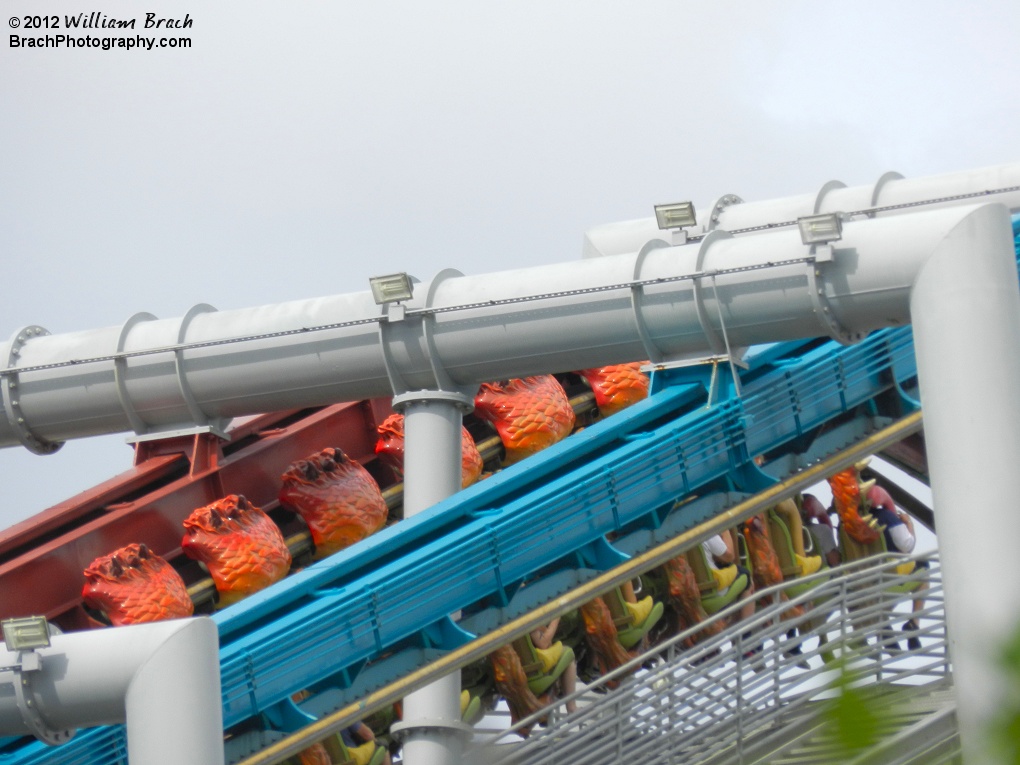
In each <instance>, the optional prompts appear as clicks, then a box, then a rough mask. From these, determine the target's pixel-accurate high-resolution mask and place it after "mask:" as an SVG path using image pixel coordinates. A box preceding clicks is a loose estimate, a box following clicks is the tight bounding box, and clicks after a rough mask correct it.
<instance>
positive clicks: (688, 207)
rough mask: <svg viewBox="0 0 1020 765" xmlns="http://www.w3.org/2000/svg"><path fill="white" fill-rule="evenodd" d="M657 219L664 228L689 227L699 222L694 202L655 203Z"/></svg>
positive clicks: (660, 226)
mask: <svg viewBox="0 0 1020 765" xmlns="http://www.w3.org/2000/svg"><path fill="white" fill-rule="evenodd" d="M655 221H656V222H657V223H658V224H659V228H661V229H663V230H666V229H674V228H689V227H690V226H693V225H695V224H697V222H698V216H697V215H696V214H695V212H694V202H674V203H672V204H668V205H655Z"/></svg>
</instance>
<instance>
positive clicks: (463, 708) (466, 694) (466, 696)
mask: <svg viewBox="0 0 1020 765" xmlns="http://www.w3.org/2000/svg"><path fill="white" fill-rule="evenodd" d="M470 703H471V692H470V691H469V690H468V689H467V688H465V689H464V690H462V691H461V692H460V716H461V717H463V716H464V713H465V712H467V708H468V704H470Z"/></svg>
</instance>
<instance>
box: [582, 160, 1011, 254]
mask: <svg viewBox="0 0 1020 765" xmlns="http://www.w3.org/2000/svg"><path fill="white" fill-rule="evenodd" d="M1018 186H1020V163H1013V164H1009V165H995V166H993V167H986V168H981V169H978V170H968V171H965V172H959V173H947V174H944V175H936V176H929V177H927V178H904V177H902V176H901V175H900V174H899V173H886V174H885V175H883V176H882V177H881V178H879V179H878V180H877V181H876V182H875V183H872V184H867V185H864V186H854V187H847V186H846V185H845V184H843V183H841V182H839V181H829V182H828V183H826V184H825V185H824V186H822V187H821V189H819V190H818V191H817V192H815V193H813V194H800V195H798V196H792V197H784V198H782V199H768V200H764V201H761V202H741V201H740V200H739V198H738V197H736V196H735V195H732V194H728V195H725V196H723V197H721V198H720V199H719V200H718V201H716V202H715V203H714V204H711V205H704V206H699V207H698V208H697V213H698V225H697V226H696V227H695V228H692V229H691V233H692V234H702V233H705V232H708V231H712V230H720V231H739V230H741V229H747V228H754V227H757V226H767V225H769V224H776V223H785V222H789V221H793V220H796V219H797V218H800V217H802V216H805V215H813V214H815V213H824V212H841V213H852V212H858V211H861V210H869V209H874V208H890V207H892V208H894V209H884V210H882V211H880V212H876V213H874V215H875V216H877V217H882V216H888V215H902V214H904V213H907V212H910V211H912V210H913V209H915V208H913V207H911V206H910V205H914V204H916V203H918V202H921V201H924V200H934V199H945V200H946V201H943V202H938V203H934V204H930V205H926V207H927V208H928V209H931V208H933V207H952V206H957V205H960V204H961V203H963V204H972V203H974V202H975V201H979V200H976V199H971V200H969V201H968V200H966V199H964V200H961V199H953V198H954V197H959V196H965V195H970V194H981V193H983V192H986V191H993V190H997V189H1010V191H1008V192H1000V193H996V194H991V195H989V196H987V197H984V199H985V200H986V201H993V202H998V203H1001V204H1005V205H1007V206H1008V207H1009V208H1010V209H1012V210H1014V211H1016V210H1017V209H1020V190H1018V189H1017V187H1018ZM661 201H663V202H668V201H672V200H661ZM899 205H906V206H905V207H897V206H899ZM662 236H665V234H664V232H662V231H660V230H659V227H658V225H657V223H656V220H655V218H654V217H648V218H638V219H636V220H627V221H620V222H617V223H607V224H604V225H601V226H596V227H594V228H592V229H590V230H588V231H586V232H585V236H584V249H583V255H584V256H585V257H586V258H591V257H598V256H602V255H619V254H622V253H627V252H635V251H637V250H638V249H640V248H641V247H642V246H643V245H644V243H645V242H647V241H648V240H650V239H655V238H657V237H662Z"/></svg>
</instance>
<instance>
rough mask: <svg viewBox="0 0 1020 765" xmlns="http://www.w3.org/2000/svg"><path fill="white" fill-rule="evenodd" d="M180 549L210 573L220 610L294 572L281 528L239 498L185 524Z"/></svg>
mask: <svg viewBox="0 0 1020 765" xmlns="http://www.w3.org/2000/svg"><path fill="white" fill-rule="evenodd" d="M181 548H182V549H183V550H184V554H185V555H187V556H188V557H189V558H194V559H196V560H199V561H201V562H202V563H204V564H205V565H206V567H207V568H208V569H209V575H210V576H212V579H213V582H214V583H215V584H216V590H217V591H218V592H219V594H220V604H221V605H229V604H231V603H234V602H236V601H238V600H240V599H241V598H243V597H245V596H246V595H250V594H252V593H254V592H258V591H259V590H261V589H263V588H265V587H268V586H269V585H270V584H273V583H274V582H276V581H279V580H280V579H283V577H285V576H286V575H287V572H288V571H290V562H291V561H290V551H289V550H288V549H287V545H286V543H285V542H284V539H283V534H281V533H280V529H279V528H277V526H276V524H275V523H273V522H272V521H271V520H270V518H269V516H268V515H266V514H265V513H264V512H262V510H260V509H259V508H257V507H255V505H253V504H251V503H250V502H249V501H248V500H247V499H245V498H244V497H243V496H240V495H237V494H231V495H229V496H227V497H224V498H223V499H220V500H217V501H216V502H213V503H212V504H209V505H206V506H205V507H200V508H198V509H197V510H195V511H194V512H193V513H192V514H191V515H189V516H188V517H187V518H186V519H185V520H184V539H182V540H181Z"/></svg>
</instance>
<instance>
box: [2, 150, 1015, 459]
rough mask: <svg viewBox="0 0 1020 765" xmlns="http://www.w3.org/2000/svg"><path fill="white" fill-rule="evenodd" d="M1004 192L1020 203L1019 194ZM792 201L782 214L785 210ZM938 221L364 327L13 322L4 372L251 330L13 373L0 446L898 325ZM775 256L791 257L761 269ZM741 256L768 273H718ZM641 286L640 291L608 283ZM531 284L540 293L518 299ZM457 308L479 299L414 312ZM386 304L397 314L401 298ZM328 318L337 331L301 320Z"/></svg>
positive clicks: (538, 273)
mask: <svg viewBox="0 0 1020 765" xmlns="http://www.w3.org/2000/svg"><path fill="white" fill-rule="evenodd" d="M971 176H974V177H971ZM1015 176H1020V165H1011V166H1006V168H1005V169H1003V170H1000V171H999V172H997V173H993V172H989V173H985V174H966V173H964V174H959V176H958V177H957V176H954V178H956V181H955V182H954V183H953V184H948V182H945V181H938V182H937V183H935V182H933V186H932V188H931V189H930V193H932V194H939V193H942V192H944V191H946V190H964V189H970V190H971V191H973V190H975V189H983V188H985V187H987V186H988V185H989V184H991V183H993V182H1002V183H1007V182H1011V181H1014V180H1017V181H1020V177H1015ZM937 180H938V179H937ZM895 183H902V182H900V181H897V182H895ZM887 185H888V186H889V187H890V188H892V187H893V186H894V185H895V184H893V183H891V184H887ZM910 188H911V189H912V191H913V193H912V194H911V195H910V196H916V197H918V198H924V196H925V190H926V189H927V186H926V184H925V183H924V182H922V181H918V182H914V183H913V185H912V186H911V187H910ZM835 194H837V192H836V191H832V192H830V195H835ZM900 196H902V197H906V196H908V195H905V194H903V195H900ZM999 196H1001V197H1002V198H1003V201H1004V203H1006V204H1007V205H1008V206H1010V207H1011V209H1016V208H1020V192H1013V193H1010V194H1004V195H999ZM826 199H829V196H828V195H827V196H826ZM849 201H853V200H849ZM795 204H796V203H790V204H789V205H786V206H784V208H783V209H782V210H780V211H777V214H778V213H779V212H782V213H783V215H781V216H780V217H784V218H785V217H786V215H787V213H790V212H792V210H787V207H791V206H795ZM743 206H744V205H732V206H730V207H728V208H726V209H727V211H729V210H736V209H738V208H740V207H743ZM766 207H767V209H768V210H770V211H771V209H772V208H771V207H768V206H766ZM922 209H923V208H922ZM943 215H949V216H952V215H953V212H952V210H937V211H927V212H915V213H911V214H909V215H899V216H894V217H889V218H878V219H866V220H855V221H852V222H848V223H847V224H846V225H845V228H844V239H843V241H842V242H840V243H838V245H837V250H836V252H837V255H836V257H835V259H834V261H833V262H827V263H821V264H819V265H817V267H816V265H815V264H814V263H813V262H812V261H811V259H812V258H813V257H814V253H813V251H812V250H811V248H809V247H807V246H805V245H803V244H801V242H800V237H799V234H798V233H797V232H796V230H791V229H783V230H778V231H772V232H766V233H761V234H758V235H754V236H741V237H738V238H732V237H729V236H728V235H727V234H726V233H725V232H715V233H713V234H711V235H709V236H708V237H706V238H705V240H704V241H702V242H698V243H692V244H689V245H686V246H677V247H668V246H665V245H664V243H663V245H662V246H656V245H652V246H650V247H647V248H645V249H644V250H642V251H641V252H638V253H635V252H633V251H631V252H630V253H628V254H623V255H618V256H615V257H604V258H595V259H589V260H583V261H581V262H571V263H561V264H556V265H550V266H543V267H539V268H530V269H523V270H517V271H506V272H502V273H496V274H487V275H482V276H458V275H455V274H451V273H444V274H441V275H440V276H439V277H437V278H436V279H435V280H433V283H431V284H430V285H428V287H427V288H425V287H424V286H422V285H419V288H418V290H416V297H415V299H414V300H413V301H412V302H411V303H410V304H409V305H407V306H406V308H407V310H408V315H407V317H406V318H404V319H403V320H397V321H386V320H385V319H384V320H383V321H382V322H381V323H380V322H377V321H374V320H373V319H372V317H379V315H380V308H379V307H378V306H376V305H375V302H374V300H373V299H372V297H371V294H370V293H369V292H363V293H357V294H350V295H339V296H333V297H326V298H317V299H313V300H303V301H294V302H290V303H281V304H277V305H271V306H261V307H258V308H251V309H244V310H236V311H223V312H215V311H213V310H211V309H210V308H209V307H208V306H200V307H197V308H196V309H193V310H192V311H190V312H189V313H188V314H187V315H186V316H185V317H184V318H182V319H166V320H156V319H153V318H151V317H149V316H148V315H140V316H139V317H135V318H133V319H131V320H129V321H128V322H126V323H125V325H124V326H123V327H111V328H106V329H98V330H89V331H83V332H74V333H68V334H64V335H50V336H46V335H44V334H42V333H41V332H38V331H34V332H32V333H31V334H30V333H29V332H27V331H23V332H19V333H17V334H16V336H15V338H14V340H13V341H12V343H13V345H11V346H9V347H8V354H7V355H5V356H4V357H3V358H10V359H11V364H10V368H11V369H25V368H27V367H40V366H47V365H53V364H67V363H68V362H70V361H72V360H82V359H88V358H94V357H104V356H110V355H113V354H116V353H118V352H143V353H144V352H148V351H151V350H153V349H159V348H167V347H169V348H174V347H179V345H180V344H182V343H184V344H187V345H189V346H193V345H194V344H196V343H219V342H222V341H225V340H230V339H234V338H243V337H251V336H262V337H261V339H258V340H250V341H245V342H238V343H231V344H226V345H211V346H207V347H201V348H194V347H192V348H189V349H187V350H178V351H164V352H160V353H153V354H150V355H143V356H136V357H132V358H127V359H122V360H120V361H115V360H112V359H107V360H105V361H101V362H93V363H75V364H73V365H69V366H57V367H53V368H46V369H36V370H35V371H26V372H20V373H18V374H17V375H16V376H11V375H8V376H7V377H5V382H6V386H7V387H5V388H4V396H3V399H4V409H5V414H6V416H5V417H0V447H5V446H14V445H18V444H19V443H30V444H31V443H32V441H31V439H38V441H41V442H42V443H43V444H45V443H57V442H60V441H63V440H66V439H69V438H81V437H86V436H91V435H99V434H103V433H111V432H120V431H130V430H134V431H135V432H136V433H139V434H143V435H144V434H147V433H159V432H165V431H174V430H177V429H180V428H186V427H189V426H193V425H195V424H197V425H200V426H206V427H212V428H213V429H215V428H216V427H218V426H220V425H222V423H223V422H224V421H225V420H226V419H229V418H231V417H235V416H239V415H245V414H254V413H258V412H262V411H272V410H278V409H283V408H299V407H305V406H313V405H322V404H328V403H333V402H336V401H343V400H352V399H358V398H364V397H370V396H380V395H387V394H390V393H392V392H397V393H401V392H404V391H407V390H418V389H426V390H431V389H436V388H439V389H448V386H450V385H452V386H463V387H466V388H470V386H472V385H475V384H477V383H478V382H481V381H485V380H495V379H500V378H505V377H512V376H523V375H528V374H537V373H545V372H557V371H568V370H572V369H580V368H586V367H591V366H596V365H600V364H608V363H616V362H622V361H634V360H638V359H647V358H651V359H652V360H654V361H660V360H662V361H668V360H671V359H677V358H683V357H685V356H690V355H703V354H705V353H706V351H719V350H720V348H721V347H722V346H721V343H722V331H721V330H722V323H725V328H726V332H727V334H728V339H729V342H730V345H731V346H733V347H739V346H742V345H750V344H753V343H756V342H773V341H780V340H785V339H791V338H798V337H806V336H814V335H819V334H839V333H841V332H843V331H845V332H847V333H850V334H849V335H848V336H852V335H853V334H856V333H864V332H867V331H870V330H872V329H875V328H878V327H883V326H889V325H890V324H901V323H906V322H907V321H909V311H908V302H909V297H908V296H909V290H910V285H911V283H912V279H913V274H914V273H915V271H916V267H917V264H918V263H919V262H921V261H923V260H924V258H925V257H926V256H927V254H928V253H929V252H930V251H931V248H932V247H933V246H934V242H936V241H937V240H938V239H939V238H940V237H941V235H942V233H944V231H945V230H947V228H946V227H947V226H951V225H952V223H951V222H948V221H950V218H943V217H941V216H943ZM638 246H640V245H638ZM635 249H636V248H635ZM778 261H791V262H789V263H788V264H787V265H785V266H775V267H768V266H769V264H773V263H776V262H778ZM735 268H736V269H741V268H745V269H763V270H757V271H756V270H749V271H746V272H744V271H741V272H736V273H734V272H733V271H732V270H728V269H735ZM713 271H717V272H718V273H717V274H715V275H712V272H713ZM695 274H704V275H705V276H704V277H702V278H694V276H693V275H695ZM636 280H637V281H643V282H644V284H643V286H642V287H640V288H633V289H630V288H627V287H622V288H618V289H607V288H608V287H611V286H612V285H627V284H631V283H634V282H635V281H636ZM670 280H677V281H670ZM540 294H545V295H549V296H548V297H545V298H543V299H541V300H528V299H527V298H529V297H534V296H536V295H540ZM506 301H520V302H506ZM465 305H471V306H472V307H471V308H466V309H463V310H450V311H446V312H441V313H437V314H432V315H428V316H425V317H423V316H422V315H420V314H419V315H416V314H415V313H414V311H415V310H416V309H417V310H422V309H424V310H431V309H436V308H454V307H457V306H465ZM389 310H390V317H391V318H392V314H393V312H394V311H395V310H398V309H393V308H391V309H389ZM349 322H364V323H355V324H349ZM338 325H342V326H338ZM323 326H328V327H332V328H331V329H324V330H321V331H306V330H309V329H310V328H314V327H323ZM282 333H286V334H282ZM19 338H20V340H19ZM15 351H16V352H17V353H14V352H15ZM437 378H438V379H437ZM12 383H13V384H14V386H15V387H13V388H11V387H10V385H11V384H12Z"/></svg>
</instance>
